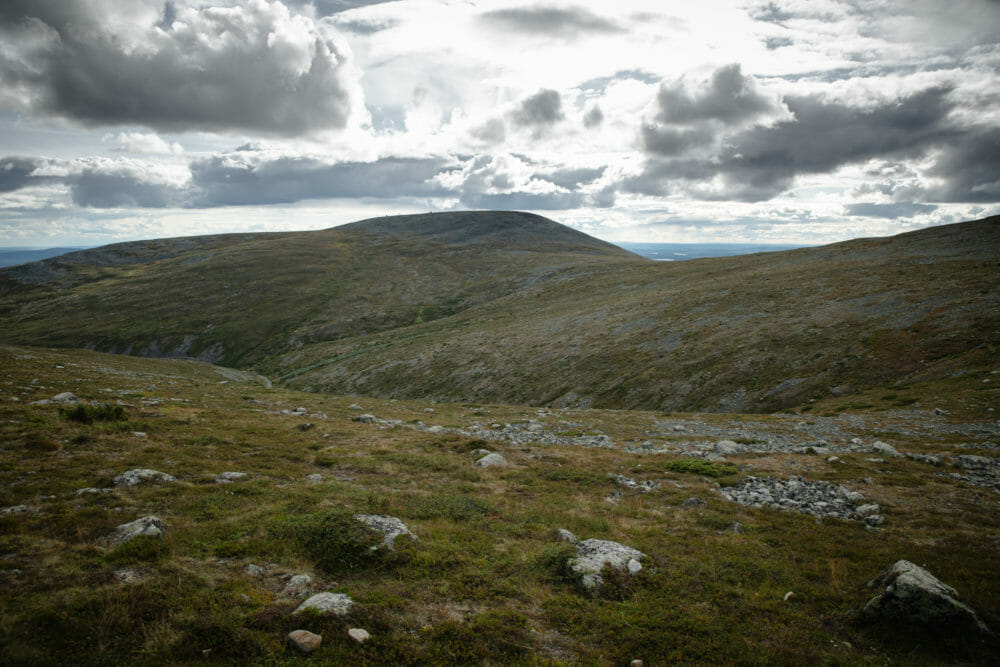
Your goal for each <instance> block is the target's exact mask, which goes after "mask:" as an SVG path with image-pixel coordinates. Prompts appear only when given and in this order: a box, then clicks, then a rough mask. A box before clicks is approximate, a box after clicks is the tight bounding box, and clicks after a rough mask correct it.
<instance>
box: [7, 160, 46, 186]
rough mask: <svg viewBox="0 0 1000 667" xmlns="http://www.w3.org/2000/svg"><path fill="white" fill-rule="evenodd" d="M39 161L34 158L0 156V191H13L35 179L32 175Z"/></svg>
mask: <svg viewBox="0 0 1000 667" xmlns="http://www.w3.org/2000/svg"><path fill="white" fill-rule="evenodd" d="M40 164H41V161H40V160H38V159H35V158H21V157H5V158H0V192H14V191H15V190H20V189H21V188H24V187H27V186H28V185H30V184H31V183H32V181H33V180H36V179H35V177H34V176H33V175H34V173H35V170H36V169H37V168H38V167H39V165H40Z"/></svg>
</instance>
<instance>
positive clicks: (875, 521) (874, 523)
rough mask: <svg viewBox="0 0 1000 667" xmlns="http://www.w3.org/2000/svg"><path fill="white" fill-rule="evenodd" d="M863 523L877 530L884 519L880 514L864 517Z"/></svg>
mask: <svg viewBox="0 0 1000 667" xmlns="http://www.w3.org/2000/svg"><path fill="white" fill-rule="evenodd" d="M865 523H866V524H868V525H869V526H871V527H872V528H878V527H879V526H881V525H882V524H883V523H885V517H884V516H882V515H881V514H871V515H869V516H866V517H865Z"/></svg>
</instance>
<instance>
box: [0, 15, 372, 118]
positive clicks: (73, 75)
mask: <svg viewBox="0 0 1000 667" xmlns="http://www.w3.org/2000/svg"><path fill="white" fill-rule="evenodd" d="M104 4H110V3H104ZM104 4H102V0H80V1H78V2H65V3H64V2H57V1H55V0H52V1H44V2H33V1H28V0H7V1H6V2H4V3H3V4H2V5H0V26H5V27H3V28H0V30H2V31H3V33H4V34H3V35H2V36H3V37H4V38H5V39H6V38H8V37H9V38H11V39H10V44H11V47H10V48H7V49H4V50H3V51H0V83H2V84H3V85H4V86H7V87H9V88H11V89H13V90H16V91H18V94H17V99H18V100H19V101H20V104H21V106H22V107H24V108H25V110H27V111H28V112H31V113H38V112H44V113H48V114H53V115H56V116H61V117H65V118H69V119H72V120H75V121H79V122H81V123H84V124H88V125H115V124H137V125H143V126H146V127H150V128H153V129H157V130H177V131H184V130H207V131H213V132H230V131H257V132H264V133H269V134H276V135H287V136H292V135H301V134H306V133H309V132H312V131H315V130H322V129H329V128H343V127H344V126H346V124H347V123H348V120H349V118H350V117H351V115H352V113H354V112H355V110H356V108H357V107H358V106H359V105H360V85H359V83H358V76H359V75H358V74H357V72H356V71H355V69H354V67H353V65H352V64H351V61H350V53H349V50H348V49H347V47H346V45H345V44H343V43H342V42H341V41H340V39H339V38H338V37H337V36H336V35H335V34H333V33H332V32H331V31H330V30H329V29H328V28H326V27H324V26H322V25H320V24H317V23H316V22H315V21H313V20H312V19H310V18H308V17H306V16H303V15H296V14H292V13H290V12H289V11H288V9H287V8H286V7H285V6H284V5H283V4H281V3H280V2H270V1H268V0H252V1H251V2H249V3H246V4H239V5H235V6H219V7H205V8H198V7H185V8H183V9H178V8H177V7H176V6H175V5H174V4H167V5H164V10H163V12H162V14H161V13H160V12H159V10H158V9H155V10H154V8H152V6H151V5H148V4H147V5H142V4H140V5H133V4H127V5H120V4H119V3H114V5H113V7H111V6H108V7H105V6H104ZM170 19H172V20H170ZM168 23H169V25H168Z"/></svg>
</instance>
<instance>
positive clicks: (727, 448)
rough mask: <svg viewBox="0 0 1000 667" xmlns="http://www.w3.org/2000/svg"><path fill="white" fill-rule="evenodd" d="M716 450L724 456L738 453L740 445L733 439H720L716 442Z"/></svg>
mask: <svg viewBox="0 0 1000 667" xmlns="http://www.w3.org/2000/svg"><path fill="white" fill-rule="evenodd" d="M715 451H716V453H718V454H722V455H723V456H725V455H727V454H738V453H739V451H740V446H739V445H738V444H737V443H736V442H734V441H732V440H719V441H718V442H717V443H715Z"/></svg>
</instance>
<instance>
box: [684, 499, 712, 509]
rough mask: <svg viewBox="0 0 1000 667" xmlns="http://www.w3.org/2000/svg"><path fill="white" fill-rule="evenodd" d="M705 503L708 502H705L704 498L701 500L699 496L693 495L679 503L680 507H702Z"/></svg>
mask: <svg viewBox="0 0 1000 667" xmlns="http://www.w3.org/2000/svg"><path fill="white" fill-rule="evenodd" d="M707 504H708V503H707V502H705V501H704V500H702V499H701V498H697V497H693V498H688V499H687V500H685V501H684V502H682V503H681V507H684V508H690V507H704V506H705V505H707Z"/></svg>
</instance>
